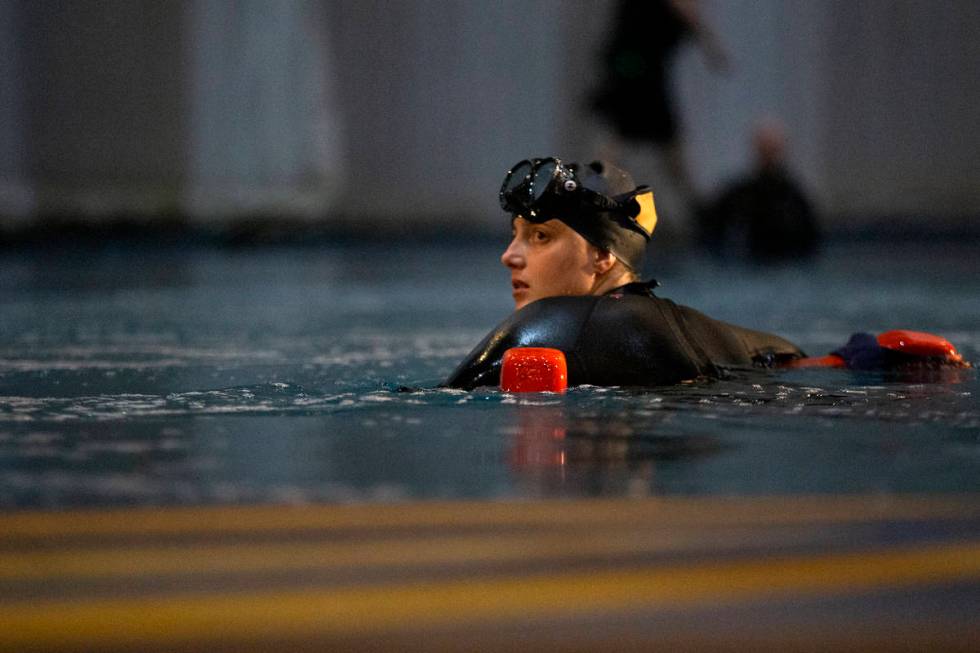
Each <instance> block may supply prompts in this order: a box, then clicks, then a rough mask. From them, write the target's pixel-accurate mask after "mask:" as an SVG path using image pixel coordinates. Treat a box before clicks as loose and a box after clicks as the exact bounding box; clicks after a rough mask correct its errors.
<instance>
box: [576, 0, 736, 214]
mask: <svg viewBox="0 0 980 653" xmlns="http://www.w3.org/2000/svg"><path fill="white" fill-rule="evenodd" d="M688 38H694V39H695V40H696V42H697V43H698V44H700V45H701V47H702V50H703V51H704V53H705V56H706V57H707V59H708V63H709V65H711V67H712V68H715V69H719V70H721V69H725V68H727V66H728V57H727V55H726V53H725V52H724V50H723V48H722V47H721V45H720V43H719V41H718V39H717V38H716V36H715V34H714V32H712V31H711V30H710V29H709V28H708V26H707V25H706V24H705V23H704V21H703V20H702V19H701V15H700V11H699V7H698V3H697V2H696V0H622V1H621V2H620V4H619V7H618V10H617V13H616V19H615V22H614V24H613V27H612V35H611V37H610V40H609V41H608V42H607V44H606V47H605V49H604V51H603V55H602V61H603V69H604V73H603V79H602V81H601V83H600V85H599V88H598V89H597V91H596V92H595V94H594V95H593V97H592V108H593V109H594V110H595V111H596V112H597V113H599V114H600V115H601V116H602V117H603V118H605V119H606V120H607V121H608V122H609V123H610V124H611V126H612V127H613V128H614V129H615V131H616V133H617V134H618V135H619V136H620V137H621V138H623V139H625V140H629V141H637V142H648V143H651V144H652V145H654V146H656V147H658V148H661V149H662V150H663V153H664V156H665V157H666V163H667V168H668V170H669V172H670V174H671V176H672V177H673V180H674V183H675V185H677V187H678V190H679V191H680V192H681V193H682V194H683V195H684V196H686V197H687V199H688V201H689V202H690V203H692V204H693V203H694V193H693V185H692V184H691V182H690V177H689V175H688V173H687V166H686V162H685V157H684V152H683V148H682V146H681V140H680V137H679V121H678V119H677V115H676V110H675V108H674V100H673V81H672V79H671V77H672V76H671V67H672V65H673V61H674V55H675V54H676V53H677V50H678V48H679V46H680V45H681V44H682V43H683V42H684V41H685V40H687V39H688Z"/></svg>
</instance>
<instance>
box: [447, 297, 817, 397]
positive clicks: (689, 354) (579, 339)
mask: <svg viewBox="0 0 980 653" xmlns="http://www.w3.org/2000/svg"><path fill="white" fill-rule="evenodd" d="M655 283H656V282H651V283H631V284H628V285H625V286H622V287H620V288H616V289H615V290H613V291H611V292H609V293H607V294H605V295H598V296H594V295H587V296H579V297H549V298H546V299H541V300H538V301H536V302H532V303H530V304H528V305H527V306H525V307H524V308H522V309H521V310H519V311H517V312H515V313H513V314H512V315H511V316H510V317H508V318H507V319H506V320H504V321H503V322H502V323H501V324H500V325H498V326H497V328H496V329H494V330H493V331H491V332H490V334H489V335H487V337H486V338H484V339H483V342H481V343H480V344H479V345H477V347H476V349H474V350H473V351H472V352H470V355H469V356H467V357H466V359H465V360H464V361H463V363H462V364H461V365H460V366H459V367H458V368H457V369H456V371H455V372H453V373H452V375H450V377H449V379H447V380H446V383H445V385H446V386H449V387H452V388H465V389H473V388H475V387H478V386H494V385H499V383H500V365H501V359H502V358H503V355H504V352H505V351H507V350H508V349H510V348H511V347H552V348H555V349H560V350H561V351H563V352H564V353H565V357H566V359H567V361H568V382H569V384H570V385H584V384H590V385H621V386H652V385H665V384H670V383H677V382H679V381H684V380H687V379H695V378H698V377H706V376H708V377H711V376H714V377H716V376H720V375H721V369H722V368H725V367H745V366H752V365H756V366H758V365H766V366H769V365H773V364H775V363H778V362H780V361H785V360H788V359H792V358H799V357H802V356H804V355H805V354H804V353H803V352H802V351H800V349H799V348H798V347H797V346H796V345H794V344H792V343H791V342H789V341H787V340H784V339H783V338H780V337H778V336H774V335H771V334H768V333H763V332H761V331H752V330H750V329H744V328H742V327H738V326H735V325H732V324H727V323H725V322H720V321H718V320H714V319H712V318H710V317H708V316H706V315H704V314H703V313H699V312H698V311H696V310H694V309H692V308H688V307H686V306H680V305H678V304H675V303H674V302H672V301H670V300H669V299H662V298H660V297H656V296H655V295H654V294H653V290H652V287H653V286H654V285H655Z"/></svg>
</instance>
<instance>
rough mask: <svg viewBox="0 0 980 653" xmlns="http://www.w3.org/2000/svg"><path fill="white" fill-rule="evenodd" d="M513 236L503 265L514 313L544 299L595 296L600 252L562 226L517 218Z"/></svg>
mask: <svg viewBox="0 0 980 653" xmlns="http://www.w3.org/2000/svg"><path fill="white" fill-rule="evenodd" d="M513 234H514V236H513V239H512V240H511V241H510V245H509V246H508V247H507V249H506V250H505V251H504V253H503V256H501V257H500V261H501V262H502V263H503V264H504V265H505V266H507V268H508V269H509V270H510V283H511V290H512V294H513V296H514V308H515V310H516V309H520V308H523V307H524V306H526V305H527V304H530V303H531V302H533V301H535V300H538V299H542V298H544V297H555V296H557V295H588V294H590V293H591V292H592V289H593V286H594V285H595V281H596V269H595V253H596V252H597V251H598V250H596V248H595V247H593V246H592V245H590V244H589V242H588V241H587V240H585V239H584V238H582V237H581V236H580V235H578V234H577V233H575V231H573V230H572V229H571V228H569V227H567V226H566V225H565V224H564V223H563V222H560V221H558V220H548V221H547V222H543V223H541V224H535V223H533V222H528V221H527V220H525V219H524V218H520V217H518V218H515V219H514V222H513Z"/></svg>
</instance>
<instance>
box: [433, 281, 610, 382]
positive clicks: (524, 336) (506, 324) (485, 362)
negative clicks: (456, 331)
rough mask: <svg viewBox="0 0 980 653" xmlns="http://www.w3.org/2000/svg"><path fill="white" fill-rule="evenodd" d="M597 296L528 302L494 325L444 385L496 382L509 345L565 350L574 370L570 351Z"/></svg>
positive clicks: (549, 298)
mask: <svg viewBox="0 0 980 653" xmlns="http://www.w3.org/2000/svg"><path fill="white" fill-rule="evenodd" d="M600 299H601V297H595V296H579V297H548V298H545V299H540V300H538V301H536V302H532V303H530V304H528V305H527V306H525V307H524V308H522V309H520V310H519V311H515V312H514V313H512V314H511V315H510V316H509V317H508V318H507V319H505V320H504V321H503V322H501V323H500V324H498V325H497V326H496V327H495V328H494V329H493V330H492V331H491V332H490V333H489V334H487V336H486V337H485V338H484V339H483V340H482V341H481V342H480V344H478V345H477V346H476V347H475V348H474V349H473V351H471V352H470V353H469V355H467V356H466V358H465V359H463V362H462V363H460V365H459V366H458V367H457V368H456V370H455V371H454V372H453V373H452V374H451V375H450V376H449V378H448V379H447V380H446V382H445V384H444V385H446V386H448V387H451V388H465V389H468V390H472V389H473V388H476V387H480V386H491V385H498V384H499V383H500V365H501V361H502V359H503V355H504V352H505V351H507V350H508V349H510V348H511V347H553V348H555V349H560V350H562V351H563V352H565V356H566V358H567V359H568V364H569V368H570V369H569V372H570V374H571V373H572V372H575V371H576V369H575V365H576V358H575V354H574V350H575V349H576V344H577V342H578V340H579V336H580V334H581V331H582V328H583V326H584V325H585V323H586V322H587V321H588V319H589V316H590V315H591V314H592V311H593V310H594V308H595V305H596V304H597V303H598V301H599V300H600Z"/></svg>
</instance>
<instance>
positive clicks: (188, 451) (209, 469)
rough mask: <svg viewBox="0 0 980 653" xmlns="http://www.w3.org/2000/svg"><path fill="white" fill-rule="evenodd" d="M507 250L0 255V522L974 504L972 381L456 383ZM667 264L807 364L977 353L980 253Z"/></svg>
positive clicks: (716, 308) (496, 312)
mask: <svg viewBox="0 0 980 653" xmlns="http://www.w3.org/2000/svg"><path fill="white" fill-rule="evenodd" d="M502 245H503V243H499V242H498V243H485V242H465V243H460V242H452V243H447V244H435V243H421V244H420V243H413V244H403V245H394V244H364V243H336V244H331V245H322V246H307V247H279V248H256V249H247V248H246V249H222V248H210V247H205V246H188V247H172V246H167V247H149V246H145V247H135V248H134V247H129V248H124V247H122V246H118V247H104V248H100V249H91V250H86V249H74V250H67V251H59V250H53V249H52V250H32V251H20V252H16V251H7V252H4V253H2V254H0V263H2V267H0V506H3V507H71V506H81V505H99V506H105V505H123V504H152V505H156V504H209V503H239V502H245V503H250V502H264V501H274V502H307V501H397V500H403V499H432V498H503V497H507V498H525V497H579V496H598V495H602V496H635V495H646V494H784V493H805V492H817V493H843V492H873V493H883V494H889V493H902V492H967V491H978V490H980V403H978V398H977V397H978V390H980V388H978V381H977V375H976V373H975V372H974V371H967V372H960V373H954V374H949V375H946V376H943V377H939V376H933V377H918V378H911V379H910V378H898V377H890V376H886V375H881V374H873V373H855V372H848V371H841V370H816V371H814V370H810V371H804V370H800V371H792V372H781V373H766V372H757V371H746V372H737V373H735V374H733V375H732V377H731V378H728V379H725V380H721V381H705V382H699V383H694V384H684V385H679V386H673V387H666V388H651V389H645V390H636V389H616V388H576V389H573V390H572V391H570V392H569V393H568V394H567V395H564V396H555V395H528V396H513V395H508V394H504V393H500V392H498V391H496V390H491V389H487V390H480V391H476V392H473V393H466V392H460V391H453V390H444V389H438V388H436V385H437V384H438V383H439V381H441V380H442V379H443V378H444V377H445V376H446V375H447V374H448V373H449V372H450V371H451V370H452V369H453V367H454V366H455V365H456V363H457V362H458V361H459V360H460V359H461V358H462V357H463V356H464V355H465V354H466V353H467V352H468V351H469V350H470V349H471V348H472V347H473V346H474V345H475V344H476V343H477V342H478V341H479V340H480V338H481V337H482V336H483V335H484V334H485V333H486V332H487V331H488V330H489V329H490V328H491V327H492V326H493V325H494V324H496V323H497V322H498V321H500V320H501V319H503V317H505V316H506V314H507V313H508V312H509V311H510V310H511V302H510V297H509V288H508V275H507V273H506V271H505V270H504V269H503V268H502V267H501V266H500V264H499V262H498V256H499V250H500V249H501V248H502ZM649 269H650V271H651V272H652V273H653V275H654V276H656V277H657V278H658V279H659V280H660V281H661V282H662V284H663V287H662V288H661V293H660V294H661V295H663V296H665V297H670V298H671V299H674V300H675V301H678V302H679V303H683V304H687V305H690V306H693V307H695V308H698V309H700V310H702V311H704V312H706V313H708V314H709V315H712V316H713V317H717V318H719V319H723V320H728V321H732V322H736V323H738V324H742V325H745V326H749V327H754V328H760V329H766V330H771V331H774V332H776V333H779V334H781V335H784V336H786V337H788V338H789V339H791V340H793V341H795V342H797V343H798V344H800V345H801V346H802V347H803V348H804V349H806V350H807V351H808V353H811V354H817V355H819V354H823V353H826V352H827V351H829V350H830V349H833V348H835V347H837V346H839V345H841V344H843V342H844V341H845V340H846V339H847V337H848V335H849V334H850V333H852V332H854V331H859V330H866V331H871V332H880V331H884V330H888V329H892V328H911V329H918V330H926V331H933V332H937V333H940V334H942V335H944V336H946V337H947V338H949V339H950V340H951V341H953V343H954V344H956V345H957V347H958V348H959V349H960V351H961V352H962V353H963V354H964V355H965V356H966V357H967V358H968V359H969V360H972V361H977V360H980V326H978V324H980V273H978V268H977V265H976V262H975V244H973V243H935V244H912V243H909V244H898V245H896V244H892V245H887V246H886V245H870V244H867V243H864V244H838V245H834V246H831V247H830V248H828V250H827V251H825V252H824V253H823V254H822V255H821V257H820V258H819V259H818V260H816V261H814V262H813V263H811V264H808V265H806V266H799V267H780V268H767V267H755V266H751V265H745V264H738V263H728V264H722V263H719V262H715V261H711V260H706V259H703V258H699V257H694V256H681V255H679V254H677V255H669V254H668V253H658V252H654V253H653V260H651V261H650V264H649Z"/></svg>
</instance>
